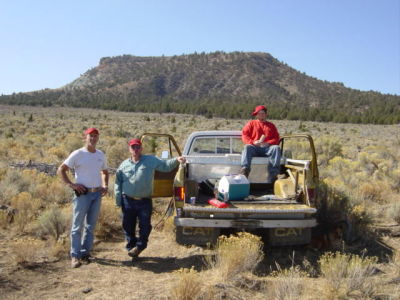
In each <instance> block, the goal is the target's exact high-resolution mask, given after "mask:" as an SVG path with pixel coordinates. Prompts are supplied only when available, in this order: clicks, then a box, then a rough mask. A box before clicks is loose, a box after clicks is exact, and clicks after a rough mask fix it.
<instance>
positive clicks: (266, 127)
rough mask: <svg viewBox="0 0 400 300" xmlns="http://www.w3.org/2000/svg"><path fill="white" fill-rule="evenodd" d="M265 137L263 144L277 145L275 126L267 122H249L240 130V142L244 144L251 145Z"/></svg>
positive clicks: (277, 134)
mask: <svg viewBox="0 0 400 300" xmlns="http://www.w3.org/2000/svg"><path fill="white" fill-rule="evenodd" d="M262 135H265V139H264V142H267V143H268V144H270V145H278V144H279V133H278V129H276V127H275V125H274V124H273V123H271V122H268V121H264V122H263V121H259V120H251V121H249V122H248V123H247V124H246V125H245V126H244V127H243V129H242V140H243V142H244V143H245V144H250V145H252V144H253V143H254V142H255V141H257V140H259V139H260V138H261V136H262Z"/></svg>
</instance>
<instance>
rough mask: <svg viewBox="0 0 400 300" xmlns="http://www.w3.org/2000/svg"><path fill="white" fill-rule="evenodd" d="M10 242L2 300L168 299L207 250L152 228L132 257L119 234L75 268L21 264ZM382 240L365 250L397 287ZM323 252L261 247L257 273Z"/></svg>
mask: <svg viewBox="0 0 400 300" xmlns="http://www.w3.org/2000/svg"><path fill="white" fill-rule="evenodd" d="M398 227H399V226H386V227H383V228H384V229H382V230H386V235H387V236H388V237H387V238H386V240H387V242H388V243H385V245H387V244H390V243H391V244H392V245H398V244H400V228H398ZM10 242H11V239H9V238H7V236H6V235H5V233H4V232H3V233H0V292H1V293H0V295H1V297H0V298H1V299H21V298H23V299H61V298H64V299H168V296H169V288H170V286H171V284H172V283H173V280H175V277H174V274H173V272H174V271H177V270H179V269H181V268H191V267H194V268H195V269H196V270H198V271H201V270H202V269H204V268H205V265H204V257H205V256H206V255H210V253H211V250H208V249H205V248H201V247H196V246H192V247H185V246H180V245H177V244H176V243H175V242H174V239H173V237H172V236H171V234H166V233H165V232H163V231H156V230H153V232H152V234H151V236H150V242H149V246H148V248H147V249H146V250H145V251H144V252H143V253H142V254H141V256H140V257H139V258H138V259H136V260H135V261H134V262H132V260H131V258H130V257H129V256H127V254H126V251H125V250H124V241H123V240H122V237H121V239H120V240H113V241H109V242H96V244H95V249H94V252H93V256H94V260H93V262H92V263H91V264H89V265H82V266H81V267H80V268H77V269H71V267H70V260H69V259H68V258H67V257H65V258H64V259H61V260H55V261H47V262H46V261H43V262H39V263H37V264H33V265H30V266H28V267H22V266H18V265H16V264H15V263H12V261H11V260H10V252H9V251H10V247H9V245H10ZM385 245H381V244H380V243H377V242H374V243H372V244H371V245H369V250H368V251H369V252H371V253H370V254H371V255H377V256H378V257H379V260H380V264H379V268H378V269H377V272H376V273H377V274H376V276H377V282H381V283H382V284H386V285H387V286H386V287H385V288H386V289H394V290H395V289H396V285H397V284H400V278H397V279H396V278H395V279H394V280H393V278H391V277H390V276H388V275H389V274H388V272H389V271H390V270H389V269H388V266H389V265H388V264H387V263H388V259H389V257H390V252H391V250H390V249H389V248H387V247H386V246H385ZM26 246H27V247H29V245H26ZM347 250H348V251H349V252H355V253H358V254H359V253H360V251H361V249H360V248H358V247H353V248H350V247H349V248H348V249H347ZM321 253H322V252H321V251H317V250H315V249H310V248H309V247H285V248H278V249H277V248H275V249H265V259H264V261H263V262H262V263H261V264H260V265H259V267H258V269H257V270H256V273H257V275H258V276H266V275H268V273H269V272H270V271H271V270H272V269H274V266H276V264H275V262H278V263H279V264H280V265H281V266H282V267H287V266H290V265H291V264H292V263H293V261H294V262H295V263H296V264H297V263H298V264H301V263H302V261H304V258H307V260H308V261H309V262H310V263H311V264H315V263H316V262H317V260H318V258H319V257H320V255H321ZM293 257H294V258H293ZM311 280H315V281H316V282H317V281H318V280H320V279H319V278H315V279H311ZM396 280H398V282H397V281H396ZM396 282H397V283H396ZM310 299H313V298H312V297H311V298H310ZM315 299H317V298H315ZM384 299H395V298H384Z"/></svg>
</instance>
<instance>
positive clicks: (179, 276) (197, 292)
mask: <svg viewBox="0 0 400 300" xmlns="http://www.w3.org/2000/svg"><path fill="white" fill-rule="evenodd" d="M203 287H204V282H203V278H202V277H201V274H200V273H199V272H197V271H196V270H194V269H181V270H179V271H177V272H176V276H175V278H174V282H173V284H172V286H171V288H170V298H171V299H174V300H196V299H202V298H203V297H201V296H202V288H203Z"/></svg>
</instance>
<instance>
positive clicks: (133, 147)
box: [131, 145, 142, 150]
mask: <svg viewBox="0 0 400 300" xmlns="http://www.w3.org/2000/svg"><path fill="white" fill-rule="evenodd" d="M141 147H142V146H140V145H132V146H131V148H132V149H135V150H139V149H140V148H141Z"/></svg>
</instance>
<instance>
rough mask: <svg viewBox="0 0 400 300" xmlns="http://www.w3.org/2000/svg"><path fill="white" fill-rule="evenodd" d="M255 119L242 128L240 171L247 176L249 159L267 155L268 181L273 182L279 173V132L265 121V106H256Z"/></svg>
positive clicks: (249, 166) (249, 167)
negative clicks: (242, 143)
mask: <svg viewBox="0 0 400 300" xmlns="http://www.w3.org/2000/svg"><path fill="white" fill-rule="evenodd" d="M252 115H253V116H255V117H256V118H255V120H251V121H249V122H247V124H246V125H245V126H244V127H243V129H242V140H243V142H244V143H245V146H244V149H243V152H242V161H241V167H242V169H241V170H240V173H241V174H243V175H245V176H246V177H248V176H249V174H250V170H251V160H252V158H253V157H255V156H261V157H264V156H266V157H268V158H269V163H268V178H267V182H268V183H273V181H274V180H275V178H276V176H277V175H278V174H279V168H280V160H281V151H280V148H279V133H278V130H277V129H276V127H275V125H274V124H272V123H271V122H268V121H266V118H267V108H266V107H265V106H264V105H259V106H257V107H256V108H255V109H254V111H253V113H252Z"/></svg>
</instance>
